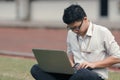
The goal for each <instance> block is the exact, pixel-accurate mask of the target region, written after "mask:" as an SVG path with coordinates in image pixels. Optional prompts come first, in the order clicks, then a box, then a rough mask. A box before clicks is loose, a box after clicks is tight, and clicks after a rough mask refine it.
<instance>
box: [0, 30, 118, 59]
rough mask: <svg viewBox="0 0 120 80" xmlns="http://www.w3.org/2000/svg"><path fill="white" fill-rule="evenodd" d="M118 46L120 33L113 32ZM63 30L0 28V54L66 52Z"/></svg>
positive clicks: (30, 54) (64, 31)
mask: <svg viewBox="0 0 120 80" xmlns="http://www.w3.org/2000/svg"><path fill="white" fill-rule="evenodd" d="M112 33H113V35H115V38H116V40H117V42H118V44H119V45H120V31H119V30H118V31H117V30H113V31H112ZM66 35H67V31H66V30H65V29H40V28H39V29H32V28H0V54H2V55H4V54H6V55H16V56H17V55H18V56H27V57H33V54H32V49H33V48H45V49H59V50H66Z"/></svg>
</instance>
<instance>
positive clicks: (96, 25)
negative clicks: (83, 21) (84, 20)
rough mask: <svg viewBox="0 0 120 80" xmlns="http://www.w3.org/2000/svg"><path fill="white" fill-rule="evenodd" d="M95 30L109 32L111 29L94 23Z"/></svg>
mask: <svg viewBox="0 0 120 80" xmlns="http://www.w3.org/2000/svg"><path fill="white" fill-rule="evenodd" d="M94 28H95V29H94V30H97V31H100V32H109V31H110V30H109V29H108V28H107V27H106V26H102V25H98V24H94Z"/></svg>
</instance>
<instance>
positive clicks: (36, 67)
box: [30, 64, 40, 74]
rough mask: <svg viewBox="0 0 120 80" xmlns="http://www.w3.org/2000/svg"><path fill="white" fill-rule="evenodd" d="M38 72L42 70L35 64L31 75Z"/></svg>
mask: <svg viewBox="0 0 120 80" xmlns="http://www.w3.org/2000/svg"><path fill="white" fill-rule="evenodd" d="M38 70H40V68H39V66H38V64H35V65H33V66H32V68H31V70H30V72H31V74H33V73H36V71H38Z"/></svg>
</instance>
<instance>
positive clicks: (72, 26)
mask: <svg viewBox="0 0 120 80" xmlns="http://www.w3.org/2000/svg"><path fill="white" fill-rule="evenodd" d="M82 25H83V20H82V21H76V22H74V23H71V24H69V25H68V26H67V28H68V29H71V30H72V31H73V32H75V33H77V34H79V32H80V29H81V28H82Z"/></svg>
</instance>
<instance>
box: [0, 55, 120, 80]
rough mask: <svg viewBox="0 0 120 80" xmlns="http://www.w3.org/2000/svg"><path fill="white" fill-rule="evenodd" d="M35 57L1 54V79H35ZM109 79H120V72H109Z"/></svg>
mask: <svg viewBox="0 0 120 80" xmlns="http://www.w3.org/2000/svg"><path fill="white" fill-rule="evenodd" d="M36 63H37V62H36V60H35V59H25V58H16V57H6V56H0V80H34V79H33V78H32V76H31V75H30V68H31V66H32V65H33V64H36ZM109 78H110V79H109V80H120V72H109Z"/></svg>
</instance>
